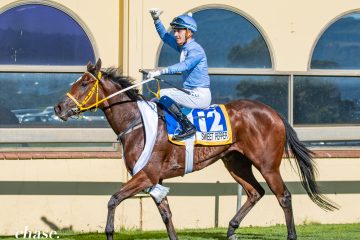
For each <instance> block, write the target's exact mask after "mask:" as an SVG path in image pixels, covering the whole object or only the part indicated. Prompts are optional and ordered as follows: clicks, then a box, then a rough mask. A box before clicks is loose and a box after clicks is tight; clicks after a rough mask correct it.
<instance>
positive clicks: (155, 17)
mask: <svg viewBox="0 0 360 240" xmlns="http://www.w3.org/2000/svg"><path fill="white" fill-rule="evenodd" d="M149 13H150V14H151V17H152V18H153V20H154V21H156V20H158V19H159V17H160V15H161V14H162V13H163V12H162V11H160V10H159V9H157V8H151V9H150V10H149Z"/></svg>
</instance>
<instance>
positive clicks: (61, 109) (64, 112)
mask: <svg viewBox="0 0 360 240" xmlns="http://www.w3.org/2000/svg"><path fill="white" fill-rule="evenodd" d="M54 112H55V115H56V116H57V117H59V118H60V119H61V120H63V121H67V120H68V118H69V117H71V116H73V115H76V114H77V112H78V109H77V108H72V107H71V106H69V103H68V101H66V99H63V100H61V101H60V102H59V103H58V104H57V105H55V106H54Z"/></svg>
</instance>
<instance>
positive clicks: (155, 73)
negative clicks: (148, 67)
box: [146, 70, 161, 79]
mask: <svg viewBox="0 0 360 240" xmlns="http://www.w3.org/2000/svg"><path fill="white" fill-rule="evenodd" d="M160 75H161V71H160V70H152V71H150V72H149V73H148V74H147V76H146V79H150V78H154V77H158V76H160Z"/></svg>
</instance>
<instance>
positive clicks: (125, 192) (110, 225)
mask: <svg viewBox="0 0 360 240" xmlns="http://www.w3.org/2000/svg"><path fill="white" fill-rule="evenodd" d="M153 185H154V184H153V183H152V182H151V181H150V179H149V178H148V177H147V175H146V174H145V173H144V172H143V171H140V172H138V173H137V174H136V175H135V176H134V177H133V178H131V179H130V180H129V181H128V182H127V183H125V184H124V185H123V186H122V188H121V189H120V191H118V192H116V193H114V194H113V195H112V196H111V198H110V200H109V202H108V215H107V221H106V228H105V233H106V238H107V240H113V237H114V215H115V209H116V207H117V206H118V205H119V204H120V203H121V202H122V201H123V200H125V199H127V198H129V197H132V196H134V195H135V194H137V193H139V192H140V191H142V190H144V189H146V188H149V187H151V186H153Z"/></svg>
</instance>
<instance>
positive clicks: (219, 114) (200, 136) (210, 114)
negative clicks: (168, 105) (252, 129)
mask: <svg viewBox="0 0 360 240" xmlns="http://www.w3.org/2000/svg"><path fill="white" fill-rule="evenodd" d="M183 112H184V113H185V114H186V115H187V117H188V118H189V120H190V121H191V122H192V123H193V124H194V126H195V127H196V134H195V140H194V144H197V145H206V146H214V145H224V144H230V143H232V132H231V125H230V120H229V116H228V113H227V111H226V108H225V106H224V105H212V106H210V107H209V108H207V109H186V108H185V109H183ZM165 118H166V128H167V130H168V137H169V140H170V141H171V142H172V143H175V144H178V145H185V142H184V141H175V140H172V136H173V135H175V134H176V133H177V132H178V131H180V130H181V125H180V124H179V123H178V122H177V121H176V120H175V118H173V117H172V116H171V115H170V114H169V113H168V112H166V111H165Z"/></svg>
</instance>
